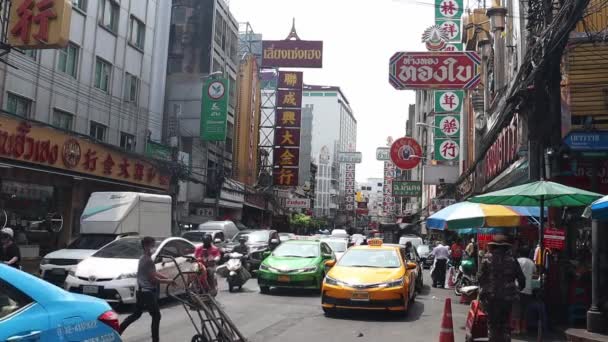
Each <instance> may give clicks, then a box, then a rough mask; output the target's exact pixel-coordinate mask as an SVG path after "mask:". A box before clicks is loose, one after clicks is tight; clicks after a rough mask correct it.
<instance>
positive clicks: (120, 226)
mask: <svg viewBox="0 0 608 342" xmlns="http://www.w3.org/2000/svg"><path fill="white" fill-rule="evenodd" d="M129 235H141V236H152V237H155V238H163V237H169V236H171V196H166V195H153V194H145V193H137V192H94V193H93V194H91V197H90V198H89V201H88V202H87V205H86V207H85V208H84V212H83V213H82V216H81V217H80V236H78V238H77V239H76V240H74V241H72V242H71V243H70V244H69V245H68V246H67V248H65V249H61V250H58V251H54V252H51V253H49V254H47V255H45V256H44V258H43V259H42V260H41V262H40V275H41V277H42V278H43V279H45V280H47V281H49V282H51V283H53V284H56V285H59V286H61V285H62V284H63V282H64V281H65V278H66V276H67V273H68V271H69V270H70V269H71V268H73V267H74V266H76V265H77V264H78V263H79V262H80V261H82V259H84V258H86V257H88V256H90V255H92V254H93V253H95V252H96V251H97V250H98V249H100V248H101V247H103V246H105V245H106V244H108V243H110V242H112V241H114V240H116V239H118V238H121V237H124V236H129Z"/></svg>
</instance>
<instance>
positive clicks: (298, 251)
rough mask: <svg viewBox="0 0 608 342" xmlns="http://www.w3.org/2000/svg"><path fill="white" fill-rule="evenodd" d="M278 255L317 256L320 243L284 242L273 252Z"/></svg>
mask: <svg viewBox="0 0 608 342" xmlns="http://www.w3.org/2000/svg"><path fill="white" fill-rule="evenodd" d="M272 255H273V256H276V257H298V258H316V257H318V256H319V245H318V244H316V243H289V242H286V243H283V244H281V245H279V247H277V249H275V250H274V252H272Z"/></svg>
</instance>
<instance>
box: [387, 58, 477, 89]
mask: <svg viewBox="0 0 608 342" xmlns="http://www.w3.org/2000/svg"><path fill="white" fill-rule="evenodd" d="M480 65H481V59H480V57H479V55H478V54H477V52H473V51H466V52H397V53H395V54H394V55H393V56H392V57H391V59H390V65H389V83H390V84H391V85H393V87H395V89H397V90H405V89H471V88H475V87H476V86H477V85H478V84H479V82H480V80H481V76H480V74H479V71H480V70H479V69H480Z"/></svg>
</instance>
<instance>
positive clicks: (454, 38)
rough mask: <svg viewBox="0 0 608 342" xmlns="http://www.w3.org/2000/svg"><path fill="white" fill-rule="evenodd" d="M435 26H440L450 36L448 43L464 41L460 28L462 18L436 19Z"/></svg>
mask: <svg viewBox="0 0 608 342" xmlns="http://www.w3.org/2000/svg"><path fill="white" fill-rule="evenodd" d="M435 24H437V25H439V26H440V27H441V28H442V29H443V31H444V32H445V33H446V34H447V35H448V37H449V41H448V43H452V42H455V43H460V40H461V39H462V32H461V27H460V18H458V19H448V20H445V19H436V20H435Z"/></svg>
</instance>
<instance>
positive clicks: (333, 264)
mask: <svg viewBox="0 0 608 342" xmlns="http://www.w3.org/2000/svg"><path fill="white" fill-rule="evenodd" d="M335 265H336V260H327V261H326V262H325V266H327V267H330V268H331V267H334V266H335Z"/></svg>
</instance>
